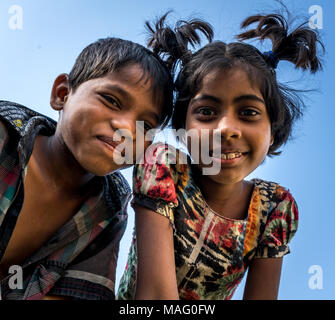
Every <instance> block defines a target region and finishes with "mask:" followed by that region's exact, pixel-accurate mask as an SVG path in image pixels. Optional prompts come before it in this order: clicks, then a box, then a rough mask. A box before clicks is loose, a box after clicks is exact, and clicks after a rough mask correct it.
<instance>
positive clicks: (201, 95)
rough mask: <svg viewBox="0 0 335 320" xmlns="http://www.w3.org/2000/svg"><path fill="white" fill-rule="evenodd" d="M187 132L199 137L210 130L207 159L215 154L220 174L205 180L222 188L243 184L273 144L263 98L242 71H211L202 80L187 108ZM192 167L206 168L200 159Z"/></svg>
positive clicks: (234, 69) (237, 69) (238, 69)
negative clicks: (215, 138)
mask: <svg viewBox="0 0 335 320" xmlns="http://www.w3.org/2000/svg"><path fill="white" fill-rule="evenodd" d="M190 129H193V130H197V131H198V137H200V136H201V135H200V133H201V131H202V130H203V129H207V130H209V137H210V139H209V152H210V156H212V155H213V153H214V156H213V161H215V163H216V164H217V165H219V166H220V168H221V170H220V172H219V174H217V175H209V176H208V178H209V179H211V180H214V181H216V182H218V183H221V184H231V183H237V182H240V181H242V180H243V179H244V178H245V177H246V176H248V175H249V174H250V173H251V172H252V171H253V170H255V169H256V168H257V167H258V166H259V165H260V164H261V163H262V162H263V160H264V158H265V157H266V155H267V153H268V150H269V147H270V145H271V143H272V137H271V123H270V119H269V116H268V113H267V110H266V105H265V102H264V100H263V97H262V95H261V93H260V91H259V89H258V88H257V86H256V85H254V86H253V85H252V83H250V80H249V78H248V75H247V73H246V72H245V71H243V69H241V68H232V69H230V70H214V71H213V72H211V73H209V74H208V75H207V76H205V77H204V79H203V82H202V87H201V89H200V90H199V92H197V94H196V95H195V96H194V97H193V98H192V99H191V101H190V104H189V106H188V110H187V116H186V130H190ZM214 130H216V132H219V134H220V135H221V143H220V144H219V145H215V146H214V145H213V132H214ZM189 143H190V142H189V141H188V147H189V149H190V145H189ZM199 146H200V147H199V148H201V144H200V141H199ZM214 149H215V150H214ZM217 149H219V152H217ZM199 153H200V150H199ZM218 153H219V156H215V155H216V154H218ZM195 165H196V166H198V167H200V168H203V167H208V165H204V164H203V163H202V161H201V159H200V163H199V164H195Z"/></svg>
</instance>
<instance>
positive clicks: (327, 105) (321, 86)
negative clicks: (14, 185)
mask: <svg viewBox="0 0 335 320" xmlns="http://www.w3.org/2000/svg"><path fill="white" fill-rule="evenodd" d="M284 3H285V4H287V6H288V8H289V9H290V11H291V12H292V13H294V14H297V15H299V16H301V15H302V16H305V17H307V18H309V17H310V16H312V15H313V14H310V13H309V8H310V7H311V6H312V5H318V6H320V7H321V9H322V13H323V16H322V18H323V20H322V22H323V24H322V26H321V24H320V25H319V26H320V27H322V29H321V30H320V32H321V35H322V37H323V41H324V43H325V46H326V55H325V56H324V71H323V72H322V73H320V74H317V75H315V76H309V75H302V74H301V73H300V72H297V71H296V70H295V69H294V67H293V66H292V65H290V64H289V63H280V65H279V68H278V72H277V74H278V79H279V80H280V81H283V82H291V85H292V86H296V87H298V88H307V89H317V90H315V91H313V92H311V93H308V94H307V95H306V100H305V101H306V104H307V109H306V112H305V116H304V118H303V120H302V121H300V122H299V123H298V125H297V126H296V130H295V137H294V139H293V140H292V141H291V142H289V143H288V144H287V145H286V146H285V147H284V148H283V153H282V155H281V156H279V157H277V158H273V159H268V160H267V161H266V162H265V163H264V164H263V165H262V166H261V167H259V168H258V169H257V170H256V171H255V172H254V173H253V174H252V175H251V176H250V178H252V177H259V178H262V179H266V180H271V181H276V182H278V183H280V184H281V185H283V186H286V187H288V188H289V189H290V190H291V192H292V194H293V195H294V197H295V199H296V201H297V203H298V206H299V212H300V224H299V230H298V232H297V234H296V236H295V237H294V238H293V240H292V243H291V246H290V248H291V254H289V255H287V256H285V258H284V265H283V270H282V278H281V285H280V290H279V299H335V258H334V254H335V250H334V245H333V243H332V242H333V240H332V239H333V238H332V237H333V232H334V227H335V212H333V210H334V209H333V208H332V206H333V204H334V203H333V200H334V199H333V197H334V198H335V196H334V195H335V185H333V183H334V181H333V180H334V178H335V174H334V173H335V169H334V167H335V166H334V157H335V152H334V149H333V148H334V139H335V127H334V118H335V108H334V101H333V94H334V89H335V86H334V79H333V80H332V79H331V77H332V76H333V75H334V74H335V61H334V59H335V54H334V53H335V52H334V51H335V37H334V33H333V32H335V22H334V21H335V2H334V1H331V0H291V1H284ZM14 5H17V6H20V8H22V26H20V23H19V21H17V20H16V21H15V20H13V19H14V18H13V17H14V16H15V12H14V11H10V9H11V10H15V7H13V6H14ZM273 8H278V5H277V4H276V2H275V1H272V0H262V1H260V0H255V1H250V0H224V1H223V0H211V1H204V0H202V1H200V0H169V1H166V2H163V1H160V0H156V1H153V0H142V1H134V0H123V1H114V0H96V1H88V0H80V1H79V0H77V1H76V0H58V1H52V0H1V1H0V46H1V51H0V74H1V77H0V99H2V100H10V101H15V102H18V103H21V104H23V105H25V106H27V107H29V108H32V109H35V110H36V111H39V112H41V113H44V114H46V115H48V116H50V117H52V118H54V119H56V120H57V114H56V113H55V112H53V111H52V109H51V107H50V105H49V96H50V90H51V86H52V84H53V81H54V79H55V78H56V76H57V75H58V74H60V73H63V72H69V71H70V69H71V67H72V65H73V63H74V61H75V58H76V57H77V55H78V54H79V53H80V51H81V50H82V49H83V48H84V47H85V46H86V45H88V44H89V43H91V42H93V41H95V40H97V39H98V38H103V37H106V36H115V37H120V38H124V39H128V40H132V41H135V42H139V43H141V44H145V33H144V22H145V20H147V19H149V20H150V19H153V18H155V17H156V16H159V15H161V14H162V13H165V12H166V11H167V9H173V10H174V13H173V14H172V15H171V18H172V20H171V21H174V20H173V19H176V18H189V17H195V16H197V17H201V18H203V19H205V20H207V21H209V22H210V23H211V24H212V25H213V26H214V29H215V39H217V40H224V41H226V42H230V41H233V36H234V35H235V34H237V33H238V32H239V24H240V22H241V21H242V19H244V18H245V17H247V16H248V15H251V14H254V13H256V12H259V11H265V12H269V11H271V9H273ZM17 12H18V11H16V13H17ZM318 23H320V20H319V21H318ZM15 26H16V27H19V29H13V28H14V27H15ZM20 27H22V28H20ZM253 44H256V45H257V43H253ZM261 48H263V47H261ZM264 50H266V51H267V50H269V48H268V47H266V44H265V46H264ZM292 81H293V82H292ZM123 172H124V174H125V176H126V177H127V179H128V180H129V182H130V184H131V169H127V170H125V171H123ZM334 211H335V210H334ZM132 229H133V211H132V210H131V209H129V223H128V227H127V230H126V233H125V236H124V238H123V240H122V243H121V248H120V254H119V266H118V269H117V284H118V281H119V278H120V276H121V273H122V270H123V268H124V265H125V261H126V257H127V253H128V248H129V242H130V239H131V234H132ZM313 266H317V267H313ZM309 272H311V273H309ZM316 276H318V278H317V279H318V282H315V281H316V280H315V281H314V282H313V279H316V278H315V277H316ZM313 277H314V278H313ZM315 284H318V287H317V288H315V287H316V285H315ZM242 292H243V288H242V287H241V286H240V288H239V289H238V290H237V292H236V294H235V297H234V298H235V299H240V298H241V297H242Z"/></svg>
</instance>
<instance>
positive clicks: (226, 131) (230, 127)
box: [216, 115, 242, 140]
mask: <svg viewBox="0 0 335 320" xmlns="http://www.w3.org/2000/svg"><path fill="white" fill-rule="evenodd" d="M216 129H217V130H219V132H220V133H221V137H222V138H224V139H226V140H229V139H233V138H240V137H241V133H242V132H241V129H240V127H239V124H238V121H237V119H235V118H234V117H232V116H228V115H227V116H224V117H222V118H221V119H220V120H219V122H218V124H217V128H216Z"/></svg>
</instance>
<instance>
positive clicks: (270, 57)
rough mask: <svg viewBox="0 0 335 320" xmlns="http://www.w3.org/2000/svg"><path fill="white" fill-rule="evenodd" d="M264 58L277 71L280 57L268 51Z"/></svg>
mask: <svg viewBox="0 0 335 320" xmlns="http://www.w3.org/2000/svg"><path fill="white" fill-rule="evenodd" d="M263 56H264V58H265V61H266V63H267V64H268V65H269V66H270V67H271V68H273V69H276V68H277V66H278V62H279V58H278V56H277V55H276V54H275V53H274V52H272V51H267V52H264V53H263Z"/></svg>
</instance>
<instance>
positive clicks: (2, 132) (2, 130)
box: [0, 120, 8, 156]
mask: <svg viewBox="0 0 335 320" xmlns="http://www.w3.org/2000/svg"><path fill="white" fill-rule="evenodd" d="M7 141H8V131H7V128H6V126H5V124H4V123H3V122H2V121H1V120H0V156H1V154H2V151H3V150H4V147H5V145H6V143H7Z"/></svg>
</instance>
